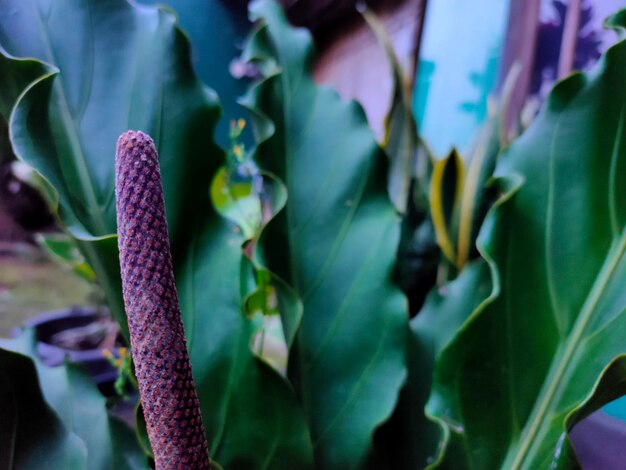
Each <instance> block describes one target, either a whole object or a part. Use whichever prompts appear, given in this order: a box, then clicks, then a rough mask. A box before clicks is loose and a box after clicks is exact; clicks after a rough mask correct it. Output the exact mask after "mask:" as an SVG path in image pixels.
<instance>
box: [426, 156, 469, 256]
mask: <svg viewBox="0 0 626 470" xmlns="http://www.w3.org/2000/svg"><path fill="white" fill-rule="evenodd" d="M463 180H464V165H463V160H461V157H459V154H458V153H457V152H456V150H452V151H451V152H450V154H449V155H448V156H447V157H446V158H444V159H443V160H437V161H435V162H434V164H433V173H432V176H431V178H430V188H429V201H430V214H431V218H432V221H433V226H434V228H435V233H436V235H437V244H438V245H439V247H440V248H441V252H442V253H443V254H444V255H445V257H446V258H447V259H448V261H449V262H450V263H451V264H452V265H453V266H456V237H455V236H454V235H453V234H454V233H455V228H456V227H455V225H456V224H455V220H456V218H455V217H454V215H455V213H456V212H457V206H458V204H459V202H460V200H461V192H462V190H463Z"/></svg>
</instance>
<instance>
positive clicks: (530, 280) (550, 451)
mask: <svg viewBox="0 0 626 470" xmlns="http://www.w3.org/2000/svg"><path fill="white" fill-rule="evenodd" d="M625 24H626V12H622V13H621V14H618V15H616V16H615V17H613V18H612V19H611V25H612V26H613V27H615V28H618V29H622V28H623V27H624V25H625ZM625 77H626V42H620V43H619V44H617V45H616V46H614V47H613V48H611V49H610V50H609V51H607V53H606V55H605V56H604V58H603V59H602V60H601V61H600V64H599V65H598V66H597V67H596V68H595V69H594V71H592V72H591V73H589V74H585V75H583V74H575V75H573V76H571V77H570V78H568V79H566V80H564V81H563V82H561V83H559V84H558V85H557V86H556V87H555V89H554V90H553V92H552V93H551V94H550V96H549V98H548V100H547V102H546V104H545V106H544V109H543V110H542V112H541V113H540V115H539V116H538V117H537V119H536V120H535V122H534V124H533V125H532V126H531V127H530V128H529V129H528V130H527V131H526V132H525V133H524V134H523V135H522V137H521V138H520V139H519V140H518V141H517V142H515V143H514V144H513V145H512V147H511V148H510V150H509V151H508V152H506V153H505V154H504V155H502V157H501V158H500V162H499V164H498V167H497V169H496V175H497V178H498V179H497V182H496V184H497V187H498V189H499V190H500V191H501V192H502V193H503V194H502V196H501V198H500V201H499V203H498V204H497V206H496V207H495V208H494V209H493V210H492V211H491V212H490V214H489V216H488V218H487V220H486V221H485V225H484V226H483V228H482V231H481V233H480V236H479V241H478V243H479V248H480V251H481V253H482V254H483V256H484V257H485V258H486V259H487V260H488V262H489V263H490V266H491V271H492V278H493V283H494V290H493V296H492V297H493V301H491V302H490V303H489V304H488V305H486V306H485V308H484V309H481V310H480V311H478V312H476V314H475V315H473V316H472V318H471V320H470V321H469V322H468V323H467V324H466V325H465V326H464V327H463V328H462V329H461V330H460V332H459V333H458V335H457V336H456V338H455V339H454V340H453V342H452V343H451V345H449V346H448V347H447V348H446V349H445V350H444V352H443V354H442V356H441V358H440V360H439V362H438V364H437V368H436V372H435V387H434V393H433V395H432V396H431V398H430V401H429V403H428V408H427V410H428V413H430V414H432V415H434V416H435V417H437V418H438V419H439V420H440V422H441V423H442V425H444V426H446V427H447V429H448V431H449V432H450V434H451V439H452V443H453V444H456V445H459V446H460V448H462V449H465V457H464V459H463V460H458V455H455V454H449V455H447V456H445V460H444V462H446V463H448V464H449V465H450V466H453V467H454V468H462V467H463V466H468V467H470V468H500V467H501V468H507V469H509V468H510V469H517V468H529V469H530V468H532V469H534V468H549V467H568V466H571V465H572V463H573V462H574V459H573V455H572V452H571V446H570V445H569V444H568V440H567V437H566V433H567V431H568V430H569V429H570V428H571V427H572V426H573V425H574V424H575V423H576V422H577V421H578V420H580V419H581V418H582V417H584V415H585V413H587V412H589V411H591V410H592V409H593V408H597V407H598V406H601V405H602V404H603V403H605V402H606V401H608V400H610V399H611V398H614V397H615V396H616V395H618V394H619V393H621V392H623V391H624V390H623V384H624V381H625V379H626V376H625V375H624V367H623V364H622V362H623V359H616V358H619V357H623V356H620V355H623V354H624V353H626V342H625V341H624V338H625V337H626V290H625V289H624V284H625V282H626V255H625V248H626V228H625V224H626V147H625V145H626V144H625V133H626V127H625V125H624V122H625V121H626V89H625V88H624V86H623V84H624V79H625ZM614 361H615V362H614ZM609 364H612V365H611V367H609ZM587 399H589V402H588V404H587V406H585V407H584V408H583V407H581V405H582V404H583V402H585V400H587Z"/></svg>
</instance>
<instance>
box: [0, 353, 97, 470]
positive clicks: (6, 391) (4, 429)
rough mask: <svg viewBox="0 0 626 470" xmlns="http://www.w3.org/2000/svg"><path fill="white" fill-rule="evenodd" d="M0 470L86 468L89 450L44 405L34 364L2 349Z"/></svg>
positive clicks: (0, 355)
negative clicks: (0, 469)
mask: <svg viewBox="0 0 626 470" xmlns="http://www.w3.org/2000/svg"><path fill="white" fill-rule="evenodd" d="M0 380H1V382H0V383H2V386H1V387H0V403H2V406H0V423H1V424H0V468H3V469H7V470H13V469H16V470H17V469H24V470H28V469H32V470H38V469H40V468H84V467H85V465H86V460H87V450H86V449H85V446H84V445H83V443H82V442H81V440H80V439H78V437H76V436H75V435H74V434H72V433H71V432H69V431H68V430H67V428H66V427H65V426H64V425H63V423H62V422H61V420H60V419H59V418H58V416H57V415H56V414H55V413H54V412H53V411H52V410H51V409H50V407H49V406H48V405H47V404H46V402H45V401H44V398H43V396H42V394H41V389H40V388H39V382H38V381H37V372H36V370H35V367H34V366H33V363H32V362H31V361H30V359H28V358H27V357H24V356H22V355H21V354H16V353H13V352H9V351H6V350H4V349H0Z"/></svg>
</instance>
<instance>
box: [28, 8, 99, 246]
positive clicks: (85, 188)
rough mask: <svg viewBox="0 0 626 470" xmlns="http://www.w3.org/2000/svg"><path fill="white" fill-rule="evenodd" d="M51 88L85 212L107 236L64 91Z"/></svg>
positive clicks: (44, 37) (45, 37) (47, 40)
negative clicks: (53, 91)
mask: <svg viewBox="0 0 626 470" xmlns="http://www.w3.org/2000/svg"><path fill="white" fill-rule="evenodd" d="M33 9H34V10H35V18H36V19H37V26H38V27H39V31H40V33H41V37H42V40H43V42H44V46H45V49H46V53H47V54H48V57H49V58H50V63H51V64H53V66H54V67H56V65H55V64H56V63H57V62H56V58H55V54H54V50H53V48H52V44H51V43H50V38H49V37H48V33H47V31H46V28H45V26H44V21H43V18H42V17H41V12H40V11H39V8H38V7H37V6H36V5H34V6H33ZM57 70H58V68H57ZM92 73H93V70H92ZM59 75H60V73H59ZM60 78H61V77H59V79H60ZM53 86H54V87H55V88H57V90H58V93H59V98H60V99H59V103H60V113H61V119H62V120H63V122H64V123H65V125H64V127H65V128H66V129H67V130H68V137H69V140H70V146H71V147H72V150H73V151H72V152H70V158H71V159H72V162H73V163H74V165H75V168H76V172H77V174H78V180H79V186H80V190H81V193H82V194H83V195H84V196H85V199H86V203H87V204H86V208H87V211H88V213H90V214H91V216H92V217H91V220H92V222H93V224H94V228H95V230H96V232H97V233H96V235H104V234H107V233H108V232H109V231H110V230H109V229H108V227H107V225H106V222H105V217H104V212H103V210H102V207H101V206H100V204H99V202H98V198H97V197H96V193H95V191H94V187H93V184H92V181H91V177H90V176H89V169H88V168H87V164H86V162H85V155H84V153H83V149H82V146H81V144H80V139H79V137H78V131H77V129H76V124H75V122H74V120H73V119H72V115H71V113H70V109H69V104H68V101H67V97H66V96H65V90H64V89H63V85H62V84H61V83H60V82H59V81H57V82H56V83H55V84H54V85H53ZM61 168H62V167H61ZM79 200H80V199H79Z"/></svg>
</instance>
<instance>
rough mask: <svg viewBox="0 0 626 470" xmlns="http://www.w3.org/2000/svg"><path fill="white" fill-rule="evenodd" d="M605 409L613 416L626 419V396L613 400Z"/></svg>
mask: <svg viewBox="0 0 626 470" xmlns="http://www.w3.org/2000/svg"><path fill="white" fill-rule="evenodd" d="M603 409H604V411H606V412H607V413H608V414H610V415H611V416H614V417H615V418H620V419H623V420H625V421H626V397H622V398H618V399H617V400H614V401H612V402H611V403H609V404H608V405H606V406H605V407H604V408H603Z"/></svg>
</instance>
